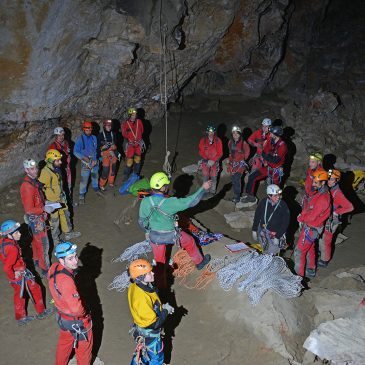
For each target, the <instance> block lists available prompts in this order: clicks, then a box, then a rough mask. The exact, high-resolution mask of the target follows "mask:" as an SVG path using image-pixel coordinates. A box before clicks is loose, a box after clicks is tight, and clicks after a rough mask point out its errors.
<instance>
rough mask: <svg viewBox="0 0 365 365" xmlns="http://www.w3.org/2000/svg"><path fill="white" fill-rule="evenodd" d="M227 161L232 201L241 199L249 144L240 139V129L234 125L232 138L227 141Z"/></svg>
mask: <svg viewBox="0 0 365 365" xmlns="http://www.w3.org/2000/svg"><path fill="white" fill-rule="evenodd" d="M228 149H229V163H228V173H229V174H230V175H231V179H232V187H233V199H232V201H233V203H235V204H236V203H238V202H239V201H240V199H241V181H242V175H243V174H244V173H245V171H246V170H247V169H248V165H247V162H246V160H247V159H248V157H249V155H250V146H249V144H248V143H247V142H246V141H244V140H243V139H242V129H241V128H240V127H237V126H234V127H233V128H232V139H230V140H229V141H228Z"/></svg>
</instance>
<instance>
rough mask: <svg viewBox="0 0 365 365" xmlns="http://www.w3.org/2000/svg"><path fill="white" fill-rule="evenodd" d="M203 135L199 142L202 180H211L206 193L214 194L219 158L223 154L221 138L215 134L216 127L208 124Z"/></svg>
mask: <svg viewBox="0 0 365 365" xmlns="http://www.w3.org/2000/svg"><path fill="white" fill-rule="evenodd" d="M205 134H206V135H205V136H204V137H202V138H201V139H200V142H199V155H200V156H201V158H202V160H200V162H199V164H200V168H201V170H202V174H203V181H208V180H211V181H212V184H211V188H210V190H209V192H208V193H210V194H211V195H214V194H215V193H216V190H217V177H218V172H219V160H220V159H221V157H222V155H223V147H222V141H221V139H220V138H219V137H218V136H217V135H216V128H215V127H214V126H213V125H208V127H207V128H206V131H205Z"/></svg>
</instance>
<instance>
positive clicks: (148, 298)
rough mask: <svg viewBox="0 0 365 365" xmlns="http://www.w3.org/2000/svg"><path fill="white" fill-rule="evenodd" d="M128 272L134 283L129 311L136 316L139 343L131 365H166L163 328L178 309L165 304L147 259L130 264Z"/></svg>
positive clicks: (135, 323)
mask: <svg viewBox="0 0 365 365" xmlns="http://www.w3.org/2000/svg"><path fill="white" fill-rule="evenodd" d="M128 273H129V276H130V279H131V281H132V284H131V285H130V286H129V288H128V304H129V310H130V312H131V314H132V317H133V323H134V324H133V327H132V331H131V332H132V335H133V337H134V340H135V341H136V343H137V348H136V351H135V352H134V354H133V358H132V362H131V365H137V364H144V365H162V364H163V363H164V352H163V343H162V339H161V330H162V327H163V325H164V323H165V320H166V318H167V316H168V315H169V314H173V313H174V308H173V307H172V306H171V305H170V304H168V303H166V304H162V303H161V300H160V298H159V296H158V293H157V289H156V287H155V286H154V281H155V279H154V273H153V271H152V265H151V264H150V263H149V262H148V261H147V260H144V259H138V260H134V261H132V262H131V263H130V265H129V268H128Z"/></svg>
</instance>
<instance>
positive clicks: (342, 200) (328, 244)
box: [317, 170, 354, 267]
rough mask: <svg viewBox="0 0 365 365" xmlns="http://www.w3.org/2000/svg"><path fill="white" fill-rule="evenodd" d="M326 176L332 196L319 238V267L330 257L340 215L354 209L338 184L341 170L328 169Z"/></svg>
mask: <svg viewBox="0 0 365 365" xmlns="http://www.w3.org/2000/svg"><path fill="white" fill-rule="evenodd" d="M328 177H329V179H328V182H327V185H328V187H329V189H330V193H331V197H332V199H331V204H332V209H331V211H332V215H331V216H330V217H329V218H328V220H327V222H326V224H325V226H324V232H323V236H322V237H321V239H320V240H319V251H320V259H319V260H318V263H317V264H318V266H320V267H327V266H328V263H329V262H330V260H331V258H332V252H333V242H332V241H333V236H334V235H335V234H336V231H337V228H338V227H339V226H340V225H341V217H342V215H343V214H346V213H350V212H352V211H353V210H354V206H353V205H352V204H351V202H350V201H349V200H348V199H347V198H346V197H345V195H344V194H343V192H342V190H341V188H340V187H339V186H338V182H339V181H340V179H341V172H340V171H339V170H329V171H328Z"/></svg>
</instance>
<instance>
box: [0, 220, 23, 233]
mask: <svg viewBox="0 0 365 365" xmlns="http://www.w3.org/2000/svg"><path fill="white" fill-rule="evenodd" d="M19 228H20V223H19V222H17V221H14V220H13V219H8V220H6V221H4V222H3V223H1V228H0V229H1V235H2V236H7V235H8V234H12V233H14V232H15V231H17V230H18V229H19Z"/></svg>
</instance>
